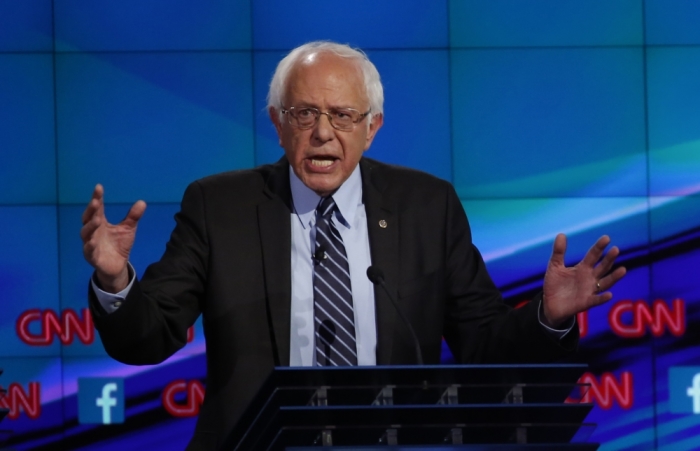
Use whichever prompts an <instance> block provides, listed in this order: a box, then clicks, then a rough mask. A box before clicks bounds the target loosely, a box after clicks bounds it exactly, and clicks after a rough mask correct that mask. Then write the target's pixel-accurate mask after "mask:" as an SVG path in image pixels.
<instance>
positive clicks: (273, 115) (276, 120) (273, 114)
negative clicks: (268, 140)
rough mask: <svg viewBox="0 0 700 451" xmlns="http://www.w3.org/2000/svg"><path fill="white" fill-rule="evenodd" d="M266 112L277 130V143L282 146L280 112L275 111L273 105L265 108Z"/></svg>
mask: <svg viewBox="0 0 700 451" xmlns="http://www.w3.org/2000/svg"><path fill="white" fill-rule="evenodd" d="M267 114H268V115H269V116H270V120H271V121H272V124H273V125H274V126H275V130H276V131H277V138H278V139H279V145H280V147H282V122H281V120H280V112H279V111H277V109H276V108H275V107H272V106H271V107H270V108H268V109H267Z"/></svg>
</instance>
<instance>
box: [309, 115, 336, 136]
mask: <svg viewBox="0 0 700 451" xmlns="http://www.w3.org/2000/svg"><path fill="white" fill-rule="evenodd" d="M313 136H314V138H316V139H317V140H318V141H320V142H322V143H325V142H327V141H331V140H332V139H333V138H335V129H334V128H333V126H332V125H331V116H330V115H329V114H328V113H321V115H320V116H319V118H318V121H317V122H316V125H315V126H314V133H313Z"/></svg>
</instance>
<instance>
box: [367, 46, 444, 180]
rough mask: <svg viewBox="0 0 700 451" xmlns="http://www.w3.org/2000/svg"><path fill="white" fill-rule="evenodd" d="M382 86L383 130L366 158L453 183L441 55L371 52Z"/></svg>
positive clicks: (410, 52)
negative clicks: (406, 167) (410, 169)
mask: <svg viewBox="0 0 700 451" xmlns="http://www.w3.org/2000/svg"><path fill="white" fill-rule="evenodd" d="M369 57H370V58H371V59H372V61H373V62H374V64H375V65H376V66H377V70H378V71H379V73H380V75H381V77H382V83H383V84H384V99H385V102H384V126H383V127H382V128H381V129H380V130H379V132H378V134H377V136H376V138H375V139H374V143H373V144H372V147H371V148H370V149H369V151H367V153H366V155H367V156H368V157H371V158H376V159H377V160H380V161H383V162H386V163H391V164H400V165H403V166H409V167H412V168H415V169H419V170H421V171H425V172H429V173H431V174H433V175H435V176H437V177H440V178H443V179H445V180H451V179H452V153H451V151H450V93H449V69H448V68H449V62H448V52H447V51H445V50H425V51H389V50H386V51H370V52H369Z"/></svg>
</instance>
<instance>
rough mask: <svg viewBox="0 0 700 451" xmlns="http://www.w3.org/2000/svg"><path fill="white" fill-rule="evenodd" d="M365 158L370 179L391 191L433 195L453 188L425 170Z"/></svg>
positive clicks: (445, 181)
mask: <svg viewBox="0 0 700 451" xmlns="http://www.w3.org/2000/svg"><path fill="white" fill-rule="evenodd" d="M365 160H366V164H365V165H364V167H365V168H366V170H367V171H368V172H369V173H370V174H369V175H370V177H371V178H372V180H373V181H376V182H377V183H380V184H382V185H385V187H386V188H388V189H389V190H391V191H398V192H401V193H410V194H420V193H422V194H423V195H427V196H434V195H437V194H440V193H442V194H444V193H445V192H446V191H447V192H449V191H453V190H454V188H453V187H452V184H451V183H450V182H448V181H447V180H443V179H441V178H439V177H436V176H434V175H432V174H428V173H427V172H424V171H419V170H417V169H413V168H407V167H405V166H398V165H392V164H386V163H382V162H379V161H376V160H372V159H369V158H366V159H365Z"/></svg>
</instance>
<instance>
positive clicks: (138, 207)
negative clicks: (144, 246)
mask: <svg viewBox="0 0 700 451" xmlns="http://www.w3.org/2000/svg"><path fill="white" fill-rule="evenodd" d="M145 211H146V202H144V201H142V200H139V201H137V202H136V203H135V204H134V205H132V206H131V208H130V209H129V213H127V214H126V218H124V220H123V221H122V222H121V225H125V226H127V227H134V228H135V227H136V224H137V223H138V222H139V219H141V217H142V216H143V214H144V212H145Z"/></svg>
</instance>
